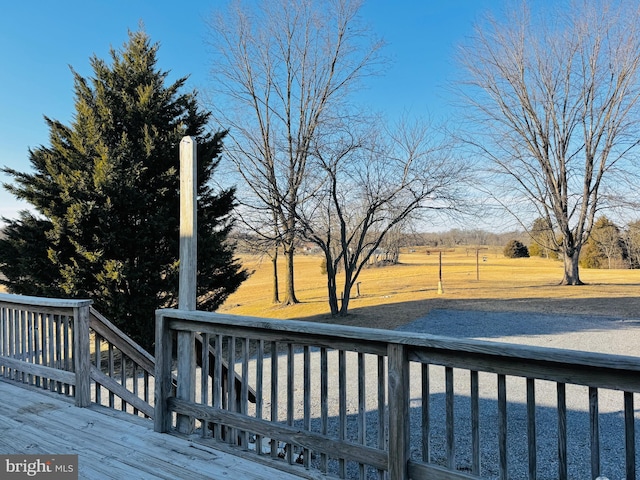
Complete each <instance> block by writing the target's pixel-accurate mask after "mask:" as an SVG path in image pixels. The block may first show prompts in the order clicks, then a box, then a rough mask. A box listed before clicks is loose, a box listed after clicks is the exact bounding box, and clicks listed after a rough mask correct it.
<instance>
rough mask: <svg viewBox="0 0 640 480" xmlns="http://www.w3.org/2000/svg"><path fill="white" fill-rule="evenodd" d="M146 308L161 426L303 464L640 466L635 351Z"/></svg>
mask: <svg viewBox="0 0 640 480" xmlns="http://www.w3.org/2000/svg"><path fill="white" fill-rule="evenodd" d="M156 318H157V325H156V360H157V361H156V379H157V382H156V390H155V402H156V403H155V408H156V412H155V428H156V430H158V431H162V432H169V431H171V432H174V433H176V434H180V435H198V436H200V437H202V440H201V441H204V442H214V443H218V444H221V443H224V444H228V445H229V446H230V447H232V448H236V449H237V451H240V452H243V453H242V454H243V455H253V456H256V457H255V458H256V460H260V461H268V462H271V463H276V464H277V465H279V466H280V467H282V468H285V469H293V470H294V471H296V472H297V473H299V474H300V475H303V476H304V475H309V476H311V477H312V476H314V475H317V473H314V472H319V473H320V474H329V475H335V476H338V477H340V478H387V477H388V478H391V479H405V478H412V479H427V478H429V479H432V478H435V479H463V478H500V479H507V478H509V479H511V478H530V479H535V478H538V477H543V476H544V477H546V478H549V477H552V478H561V479H567V478H586V477H591V478H594V479H595V478H596V477H598V476H600V475H601V474H602V475H607V476H609V478H622V477H624V478H626V479H633V478H636V476H637V473H636V464H637V460H636V456H637V452H638V448H637V443H638V439H637V436H636V433H635V430H636V423H637V419H636V418H635V409H634V400H635V401H637V398H634V397H635V396H636V394H637V393H638V392H640V358H636V357H628V356H617V355H604V354H598V353H589V352H580V351H568V350H558V349H549V348H541V347H529V346H523V345H512V344H504V343H497V342H488V341H476V340H469V339H454V338H445V337H437V336H432V335H427V334H418V333H404V332H402V333H401V332H394V331H387V330H375V329H366V328H354V327H346V326H340V325H326V324H318V323H309V322H300V321H279V320H269V319H262V318H250V317H236V316H231V315H221V314H215V313H206V312H192V311H180V310H159V311H158V312H157V317H156ZM196 335H198V336H201V337H202V338H203V340H204V342H205V343H209V344H210V345H211V346H212V348H213V351H214V352H215V356H216V358H224V359H226V361H227V362H228V364H229V365H230V366H233V367H234V368H233V369H231V368H230V369H229V370H230V371H232V370H234V369H235V372H236V374H239V375H240V376H241V378H243V379H247V381H248V383H249V384H250V385H252V386H254V389H255V396H256V403H255V405H249V404H248V402H247V401H246V397H245V396H241V398H240V399H239V400H238V398H237V397H236V396H235V392H234V389H231V390H228V391H227V392H226V393H225V392H223V390H222V384H223V383H224V382H225V381H229V380H230V378H231V377H228V375H227V376H226V377H225V375H223V373H222V371H221V370H218V369H215V370H216V371H214V372H213V375H212V376H210V377H209V376H200V377H197V375H196V369H195V364H196V361H195V358H196V355H197V353H198V352H197V348H196V346H195V345H196V344H195V341H194V339H195V337H196ZM176 337H182V340H181V341H177V342H176ZM174 357H177V368H176V366H175V365H174V364H173V363H172V359H173V358H174ZM203 361H204V359H203ZM230 375H231V374H230ZM174 377H175V379H176V381H177V388H176V389H175V390H173V389H172V378H174ZM246 383H247V382H245V384H246ZM245 388H247V387H245ZM616 392H619V394H618V393H616ZM612 402H613V403H612ZM609 423H611V424H612V425H613V427H611V428H610V427H609ZM605 426H606V429H605V428H604V427H605ZM543 430H544V431H543ZM549 432H551V435H552V438H550V437H549V436H548V435H549ZM543 434H544V437H543V436H542V435H543ZM585 452H587V454H586V455H585ZM579 455H580V457H578V456H579ZM258 457H259V458H258ZM297 464H300V465H301V466H296V465H297ZM616 475H617V476H616Z"/></svg>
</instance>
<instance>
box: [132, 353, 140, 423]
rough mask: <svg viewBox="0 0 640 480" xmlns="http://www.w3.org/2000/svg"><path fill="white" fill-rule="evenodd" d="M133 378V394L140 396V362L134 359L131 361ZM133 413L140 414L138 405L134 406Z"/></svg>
mask: <svg viewBox="0 0 640 480" xmlns="http://www.w3.org/2000/svg"><path fill="white" fill-rule="evenodd" d="M131 370H132V371H131V379H132V381H133V394H134V395H135V396H136V397H138V398H139V395H138V364H137V363H136V362H134V361H133V360H132V361H131ZM133 414H134V415H138V409H137V408H136V407H133Z"/></svg>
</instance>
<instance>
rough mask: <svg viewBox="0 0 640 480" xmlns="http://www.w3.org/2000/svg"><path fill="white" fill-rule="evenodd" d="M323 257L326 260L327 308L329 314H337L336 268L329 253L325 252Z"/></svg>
mask: <svg viewBox="0 0 640 480" xmlns="http://www.w3.org/2000/svg"><path fill="white" fill-rule="evenodd" d="M325 258H326V262H327V292H328V295H329V308H330V309H331V315H337V314H338V312H339V307H338V292H337V286H336V269H335V268H334V266H333V259H332V258H331V255H329V254H326V253H325Z"/></svg>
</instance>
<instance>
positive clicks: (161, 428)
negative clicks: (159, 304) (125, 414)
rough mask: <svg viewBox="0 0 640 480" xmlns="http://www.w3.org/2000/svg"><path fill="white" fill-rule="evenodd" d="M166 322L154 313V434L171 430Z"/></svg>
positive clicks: (169, 350) (169, 343) (170, 347)
mask: <svg viewBox="0 0 640 480" xmlns="http://www.w3.org/2000/svg"><path fill="white" fill-rule="evenodd" d="M168 323H169V322H168V320H167V319H166V318H165V317H164V315H163V314H162V313H161V312H156V350H155V354H156V355H155V356H156V366H155V375H154V376H155V392H154V404H155V406H154V408H155V411H154V414H153V428H154V430H155V431H156V432H161V433H164V432H168V431H169V430H171V412H170V411H169V408H168V406H167V399H168V398H169V396H170V395H171V388H172V385H171V357H172V350H173V342H172V335H171V331H170V330H169V325H168Z"/></svg>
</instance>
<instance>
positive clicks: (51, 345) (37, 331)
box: [0, 294, 255, 418]
mask: <svg viewBox="0 0 640 480" xmlns="http://www.w3.org/2000/svg"><path fill="white" fill-rule="evenodd" d="M198 340H200V343H198V344H197V348H198V352H199V354H200V355H201V354H202V343H201V339H198ZM215 364H216V362H215V357H214V352H213V349H211V348H210V349H209V356H208V359H207V368H208V369H209V375H212V373H213V370H214V369H215ZM220 368H222V371H223V372H225V374H226V372H227V365H226V362H224V361H223V362H221V365H220ZM154 375H155V358H154V357H153V356H152V355H150V354H149V353H148V352H147V351H146V350H144V349H143V348H142V347H140V346H139V345H138V344H137V343H135V342H134V341H133V340H131V339H130V338H129V337H128V336H127V335H126V334H125V333H123V332H122V331H121V330H120V329H119V328H118V327H116V326H115V325H114V324H113V323H111V322H110V321H109V320H108V319H106V318H105V317H104V316H103V315H101V314H100V313H99V312H98V311H97V310H95V309H94V308H93V307H92V306H91V301H90V300H66V299H52V298H42V297H29V296H23V295H10V294H0V378H4V379H6V380H12V381H16V382H20V383H24V384H28V385H31V386H34V387H37V388H43V389H46V390H50V391H53V392H58V393H61V394H64V395H67V396H71V397H74V398H75V402H76V404H77V405H79V406H88V405H90V404H91V403H96V404H99V405H103V406H107V407H110V408H113V409H118V410H121V411H125V412H128V413H131V414H133V415H139V416H145V417H149V418H153V415H154V407H153V390H154V383H155V382H154ZM233 381H234V385H235V389H236V393H237V395H236V397H237V398H238V399H239V398H241V391H242V389H243V388H246V398H247V399H248V400H249V401H250V402H255V395H254V392H253V389H251V388H250V387H248V386H246V385H245V386H243V382H242V379H241V378H240V376H239V375H236V376H235V379H234V380H233ZM224 388H225V392H226V388H227V383H226V382H225V385H224Z"/></svg>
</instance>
